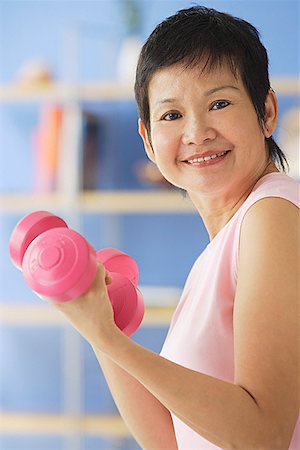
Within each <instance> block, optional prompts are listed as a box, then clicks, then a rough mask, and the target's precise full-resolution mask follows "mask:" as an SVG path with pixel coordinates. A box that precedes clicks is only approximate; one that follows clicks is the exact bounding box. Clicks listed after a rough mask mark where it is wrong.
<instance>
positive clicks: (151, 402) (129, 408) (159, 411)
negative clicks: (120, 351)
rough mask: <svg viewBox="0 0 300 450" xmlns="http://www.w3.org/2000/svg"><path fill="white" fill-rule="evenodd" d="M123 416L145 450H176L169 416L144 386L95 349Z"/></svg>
mask: <svg viewBox="0 0 300 450" xmlns="http://www.w3.org/2000/svg"><path fill="white" fill-rule="evenodd" d="M94 351H95V354H96V356H97V359H98V361H99V363H100V365H101V368H102V370H103V373H104V376H105V378H106V381H107V384H108V386H109V388H110V391H111V393H112V396H113V398H114V401H115V403H116V405H117V407H118V409H119V411H120V414H121V416H122V418H123V420H124V422H125V423H126V425H127V426H128V428H129V430H130V432H131V433H132V435H133V436H134V438H135V439H136V440H137V442H138V443H139V445H140V446H141V447H142V448H143V449H147V450H150V449H157V450H158V449H168V450H176V449H177V443H176V438H175V433H174V428H173V422H172V418H171V415H170V412H169V411H168V410H167V408H165V406H163V405H162V404H161V402H160V401H159V400H158V399H157V398H155V397H154V396H153V395H152V394H151V393H150V392H149V391H148V390H147V389H146V388H145V387H144V386H143V385H142V384H141V383H139V382H138V381H137V380H136V379H135V378H133V377H132V376H131V375H129V374H128V373H127V372H126V371H125V370H123V369H122V368H120V367H119V366H118V365H117V364H115V363H114V362H113V361H111V360H110V358H108V357H107V356H105V355H104V354H103V353H101V352H100V351H97V349H95V348H94Z"/></svg>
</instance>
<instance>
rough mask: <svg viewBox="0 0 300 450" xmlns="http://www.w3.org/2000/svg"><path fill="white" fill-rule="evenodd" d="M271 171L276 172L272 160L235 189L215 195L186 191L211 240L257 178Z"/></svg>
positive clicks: (248, 192)
mask: <svg viewBox="0 0 300 450" xmlns="http://www.w3.org/2000/svg"><path fill="white" fill-rule="evenodd" d="M272 172H278V170H277V168H276V166H275V164H274V163H273V162H272V163H271V164H269V165H268V166H267V167H266V168H265V170H264V171H263V172H262V173H261V174H260V175H256V176H254V177H252V178H251V179H247V180H244V182H243V183H239V186H238V189H237V190H234V189H228V191H227V192H224V193H223V194H222V195H220V193H218V194H217V195H214V194H213V193H211V194H209V195H202V194H198V193H195V192H188V194H189V197H190V199H191V201H192V202H193V204H194V205H195V207H196V209H197V210H198V212H199V214H200V216H201V218H202V220H203V222H204V225H205V228H206V229H207V232H208V234H209V238H210V240H212V239H213V238H214V237H215V236H216V235H217V234H218V233H219V231H220V230H221V229H222V228H223V227H224V226H225V225H226V224H227V223H228V222H229V220H230V219H231V218H232V217H233V216H234V214H235V213H236V212H237V211H238V209H239V208H240V207H241V206H242V204H243V203H244V202H245V200H246V198H247V197H248V196H249V194H250V193H251V192H252V190H253V188H254V186H255V184H256V183H257V182H258V180H260V179H261V178H262V177H263V176H265V175H267V174H268V173H272Z"/></svg>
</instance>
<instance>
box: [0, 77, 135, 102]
mask: <svg viewBox="0 0 300 450" xmlns="http://www.w3.org/2000/svg"><path fill="white" fill-rule="evenodd" d="M133 97H134V93H133V86H132V85H129V84H121V83H116V82H109V81H107V82H99V83H86V84H80V85H75V84H74V85H71V84H63V83H47V84H46V83H45V84H36V85H18V84H6V85H3V84H2V85H0V102H8V103H18V102H28V103H31V102H48V101H49V102H50V101H51V102H62V103H64V102H69V101H89V102H93V101H97V102H98V101H99V100H101V101H105V100H107V101H114V100H116V101H117V100H132V99H133Z"/></svg>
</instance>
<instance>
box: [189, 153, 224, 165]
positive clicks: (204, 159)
mask: <svg viewBox="0 0 300 450" xmlns="http://www.w3.org/2000/svg"><path fill="white" fill-rule="evenodd" d="M226 153H228V150H226V151H224V152H220V153H216V154H214V155H210V156H203V157H200V158H194V159H188V160H187V161H186V162H187V163H189V164H197V163H201V162H205V161H210V160H211V159H215V158H220V157H221V156H224V155H225V154H226Z"/></svg>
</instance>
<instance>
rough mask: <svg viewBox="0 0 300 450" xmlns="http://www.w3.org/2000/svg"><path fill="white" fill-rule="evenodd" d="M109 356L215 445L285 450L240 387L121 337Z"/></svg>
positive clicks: (116, 337) (113, 345) (110, 345)
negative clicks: (174, 361)
mask: <svg viewBox="0 0 300 450" xmlns="http://www.w3.org/2000/svg"><path fill="white" fill-rule="evenodd" d="M108 352H109V354H110V358H112V359H113V360H114V361H115V363H116V364H117V365H119V366H120V367H122V368H123V369H124V370H125V371H126V372H128V373H130V374H131V375H132V377H134V378H135V379H137V380H139V382H140V383H141V384H143V385H144V386H145V388H146V389H147V390H148V391H150V392H151V393H152V394H153V396H154V397H156V398H157V399H158V400H159V401H160V402H161V403H162V404H163V405H164V406H165V407H166V409H167V410H169V411H172V412H173V413H174V414H175V415H177V417H179V418H180V419H181V420H182V421H183V422H185V423H186V424H187V425H188V426H190V427H191V428H193V429H194V430H195V431H196V432H197V433H199V434H200V435H201V436H203V437H204V438H206V439H208V440H209V441H210V442H212V443H213V444H215V445H217V446H219V447H221V448H240V449H245V448H251V449H261V448H264V449H265V450H266V449H271V448H272V450H274V449H275V448H277V449H279V448H280V450H283V449H284V448H287V446H288V445H287V446H286V444H285V443H282V442H281V443H280V444H279V445H278V442H277V439H276V434H277V432H278V430H277V429H272V424H271V421H270V420H269V419H268V417H267V415H265V414H264V413H263V412H262V410H261V409H260V408H259V407H258V405H257V404H256V402H255V400H254V399H253V398H252V397H251V396H250V395H249V394H248V393H247V392H246V391H245V390H244V389H243V388H242V387H240V386H237V385H234V384H230V383H227V382H224V381H222V380H218V379H216V378H213V377H209V376H207V375H204V374H201V373H198V372H195V371H192V370H190V369H186V368H184V367H182V366H180V365H177V364H175V363H173V362H171V361H168V360H166V359H164V358H162V357H161V356H159V355H156V354H155V353H153V352H151V351H149V350H146V349H145V348H143V347H141V346H139V345H138V344H136V343H135V342H133V341H130V340H129V339H127V338H124V337H123V336H122V335H121V334H119V333H117V335H116V336H115V337H114V342H111V343H110V344H109V349H108ZM150 448H151V447H150ZM166 448H168V447H166Z"/></svg>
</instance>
